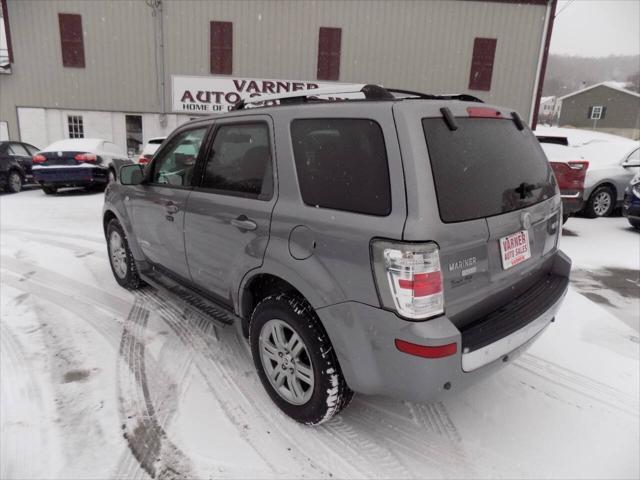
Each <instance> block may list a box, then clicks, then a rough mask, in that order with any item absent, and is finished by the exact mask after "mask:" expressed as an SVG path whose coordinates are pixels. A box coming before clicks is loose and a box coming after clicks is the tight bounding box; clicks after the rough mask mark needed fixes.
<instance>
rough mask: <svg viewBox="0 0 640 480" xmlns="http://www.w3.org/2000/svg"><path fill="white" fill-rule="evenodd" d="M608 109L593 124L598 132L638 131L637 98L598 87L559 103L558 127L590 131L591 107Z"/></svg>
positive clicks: (638, 104)
mask: <svg viewBox="0 0 640 480" xmlns="http://www.w3.org/2000/svg"><path fill="white" fill-rule="evenodd" d="M596 105H598V106H603V107H607V112H606V115H605V117H604V118H602V119H600V120H598V121H597V122H595V123H596V125H597V128H598V129H606V128H612V129H616V128H617V129H633V128H635V129H637V128H640V97H637V96H635V95H630V94H628V93H624V92H620V91H618V90H615V89H612V88H608V87H606V86H599V87H595V88H592V89H591V90H587V91H586V92H583V93H578V94H576V95H573V96H571V97H568V98H565V99H564V100H562V109H561V110H560V118H559V119H558V124H559V125H561V126H562V125H567V126H572V127H576V128H593V125H594V121H593V120H591V119H590V118H588V117H587V115H589V116H590V107H593V106H596Z"/></svg>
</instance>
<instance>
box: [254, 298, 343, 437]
mask: <svg viewBox="0 0 640 480" xmlns="http://www.w3.org/2000/svg"><path fill="white" fill-rule="evenodd" d="M249 341H250V343H251V354H252V356H253V362H254V364H255V366H256V369H257V371H258V375H259V377H260V381H261V382H262V385H263V386H264V388H265V390H266V391H267V393H268V394H269V396H270V397H271V400H273V402H274V403H275V404H276V405H277V406H278V407H279V408H280V410H282V411H283V412H284V413H285V414H287V415H288V416H289V417H291V418H293V419H294V420H296V421H298V422H300V423H304V424H307V425H319V424H321V423H323V422H326V421H327V420H329V419H330V418H331V417H333V416H334V415H337V414H338V413H339V412H340V411H341V410H342V409H344V408H345V407H346V406H347V405H349V403H350V402H351V399H352V398H353V391H352V390H351V389H350V388H349V387H348V386H347V383H346V381H345V379H344V377H343V376H342V372H341V370H340V365H339V364H338V358H337V357H336V354H335V352H334V351H333V347H332V346H331V342H330V340H329V337H328V336H327V333H326V332H325V330H324V327H323V326H322V324H321V323H320V320H319V319H318V317H317V315H316V313H315V311H314V310H313V308H312V307H311V305H309V304H308V303H307V302H306V301H305V300H304V299H301V298H299V297H295V296H292V295H288V294H279V295H272V296H269V297H267V298H265V299H264V300H262V301H261V302H260V303H259V304H258V305H257V306H256V308H255V309H254V311H253V314H252V315H251V324H250V326H249ZM277 385H279V387H277V388H278V389H276V386H277Z"/></svg>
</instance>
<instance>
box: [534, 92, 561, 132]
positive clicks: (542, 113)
mask: <svg viewBox="0 0 640 480" xmlns="http://www.w3.org/2000/svg"><path fill="white" fill-rule="evenodd" d="M558 106H559V102H558V97H542V98H541V99H540V108H539V109H538V123H540V124H546V125H553V124H555V122H556V120H557V119H558Z"/></svg>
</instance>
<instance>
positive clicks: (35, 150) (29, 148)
mask: <svg viewBox="0 0 640 480" xmlns="http://www.w3.org/2000/svg"><path fill="white" fill-rule="evenodd" d="M23 145H24V147H25V148H26V149H27V150H28V151H29V154H30V155H31V156H33V155H35V154H36V153H38V149H37V148H36V147H34V146H33V145H29V144H28V143H23Z"/></svg>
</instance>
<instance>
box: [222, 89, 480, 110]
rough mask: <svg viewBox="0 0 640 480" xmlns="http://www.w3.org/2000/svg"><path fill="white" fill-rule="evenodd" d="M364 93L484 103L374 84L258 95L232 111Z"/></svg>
mask: <svg viewBox="0 0 640 480" xmlns="http://www.w3.org/2000/svg"><path fill="white" fill-rule="evenodd" d="M353 93H362V94H364V98H365V99H366V100H398V97H396V96H394V95H393V94H394V93H400V94H404V95H408V96H412V97H418V98H420V99H423V100H460V101H464V102H480V103H484V102H483V101H482V100H480V99H479V98H477V97H474V96H472V95H467V94H464V93H463V94H453V95H431V94H428V93H420V92H412V91H410V90H399V89H395V88H384V87H381V86H379V85H373V84H366V85H364V84H356V85H342V86H335V87H324V88H313V89H308V90H297V91H295V92H286V93H274V94H271V95H258V96H255V97H249V98H243V99H242V100H240V101H239V102H238V103H236V104H235V105H234V106H233V107H231V110H243V109H245V108H246V107H247V106H248V105H250V104H252V103H264V102H269V101H276V100H277V101H279V102H280V103H281V104H289V103H305V102H309V101H322V99H319V98H317V97H318V96H323V95H324V96H327V95H344V94H353Z"/></svg>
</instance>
